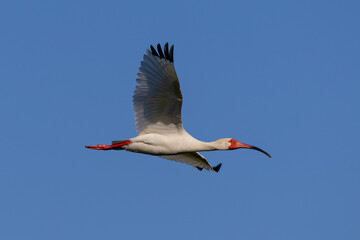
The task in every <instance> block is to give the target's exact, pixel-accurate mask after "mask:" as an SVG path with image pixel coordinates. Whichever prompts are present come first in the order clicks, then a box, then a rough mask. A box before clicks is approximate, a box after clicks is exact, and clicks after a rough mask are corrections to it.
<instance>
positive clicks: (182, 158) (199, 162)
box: [159, 152, 221, 172]
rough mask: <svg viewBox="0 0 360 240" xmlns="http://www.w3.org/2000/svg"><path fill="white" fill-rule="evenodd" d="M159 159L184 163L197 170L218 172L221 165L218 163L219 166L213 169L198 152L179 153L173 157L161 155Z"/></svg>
mask: <svg viewBox="0 0 360 240" xmlns="http://www.w3.org/2000/svg"><path fill="white" fill-rule="evenodd" d="M159 157H161V158H165V159H168V160H172V161H176V162H182V163H186V164H189V165H191V166H193V167H196V168H198V169H199V170H202V169H203V168H205V169H207V170H211V171H214V172H218V171H219V170H220V167H221V163H220V164H219V165H217V166H216V167H214V168H213V167H212V166H211V165H210V163H209V162H208V161H207V160H206V158H205V157H204V156H203V155H201V154H200V153H198V152H188V153H180V154H174V155H161V156H159Z"/></svg>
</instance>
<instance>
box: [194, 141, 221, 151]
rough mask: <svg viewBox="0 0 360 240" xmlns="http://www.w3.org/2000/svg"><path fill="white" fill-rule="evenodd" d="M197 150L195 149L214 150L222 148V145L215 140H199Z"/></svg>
mask: <svg viewBox="0 0 360 240" xmlns="http://www.w3.org/2000/svg"><path fill="white" fill-rule="evenodd" d="M198 147H199V150H197V151H215V150H224V149H222V147H221V146H220V145H219V144H218V142H217V141H214V142H202V141H199V145H198Z"/></svg>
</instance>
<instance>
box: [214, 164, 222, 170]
mask: <svg viewBox="0 0 360 240" xmlns="http://www.w3.org/2000/svg"><path fill="white" fill-rule="evenodd" d="M221 165H222V163H220V164H219V165H217V166H216V167H213V169H214V171H215V172H219V170H220V168H221Z"/></svg>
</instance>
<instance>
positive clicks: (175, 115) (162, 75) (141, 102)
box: [133, 44, 183, 135]
mask: <svg viewBox="0 0 360 240" xmlns="http://www.w3.org/2000/svg"><path fill="white" fill-rule="evenodd" d="M157 49H158V52H156V50H155V49H154V47H153V46H151V51H150V50H147V52H146V54H145V55H144V59H143V61H142V62H141V66H140V69H139V73H138V75H137V79H136V82H137V86H136V89H135V92H134V97H133V102H134V111H135V124H136V130H137V131H138V133H139V135H141V134H146V133H159V134H164V135H165V134H174V133H175V134H177V133H179V132H180V131H182V130H183V127H182V122H181V106H182V99H183V98H182V94H181V90H180V85H179V80H178V77H177V75H176V71H175V67H174V63H173V61H174V59H173V49H174V46H172V47H171V49H170V52H169V49H168V44H165V46H164V53H163V51H162V49H161V46H160V44H158V46H157Z"/></svg>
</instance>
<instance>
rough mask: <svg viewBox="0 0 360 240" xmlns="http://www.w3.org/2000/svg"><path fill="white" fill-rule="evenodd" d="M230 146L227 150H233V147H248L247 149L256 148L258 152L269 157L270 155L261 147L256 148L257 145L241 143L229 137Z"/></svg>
mask: <svg viewBox="0 0 360 240" xmlns="http://www.w3.org/2000/svg"><path fill="white" fill-rule="evenodd" d="M230 143H231V145H230V147H229V150H234V149H238V148H248V149H254V150H257V151H259V152H262V153H264V154H265V155H266V156H268V157H269V158H271V155H270V154H268V153H267V152H265V151H264V150H262V149H261V148H258V147H255V146H252V145H249V144H246V143H241V142H239V141H237V140H235V139H231V140H230Z"/></svg>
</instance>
